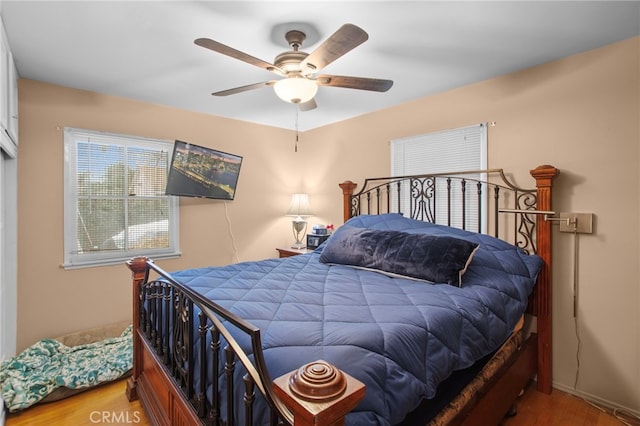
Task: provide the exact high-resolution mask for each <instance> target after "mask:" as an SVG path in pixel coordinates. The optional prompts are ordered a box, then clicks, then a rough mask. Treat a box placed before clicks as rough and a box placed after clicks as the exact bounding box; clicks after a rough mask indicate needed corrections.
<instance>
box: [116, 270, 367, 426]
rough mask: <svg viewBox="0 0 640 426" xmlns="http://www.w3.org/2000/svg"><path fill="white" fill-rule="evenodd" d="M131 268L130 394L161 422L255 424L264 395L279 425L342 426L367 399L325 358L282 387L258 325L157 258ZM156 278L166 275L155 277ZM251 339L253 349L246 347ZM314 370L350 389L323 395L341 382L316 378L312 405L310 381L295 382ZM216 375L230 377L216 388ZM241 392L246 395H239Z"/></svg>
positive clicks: (285, 379)
mask: <svg viewBox="0 0 640 426" xmlns="http://www.w3.org/2000/svg"><path fill="white" fill-rule="evenodd" d="M127 266H128V267H129V268H130V269H131V271H132V273H133V301H134V303H133V315H134V321H133V327H134V334H133V353H134V367H133V372H132V375H131V377H130V378H129V380H128V381H127V397H128V398H129V400H130V401H131V400H134V399H138V398H139V399H140V400H141V402H142V405H143V407H144V408H145V410H146V412H147V415H148V417H149V419H150V421H151V422H152V423H153V424H154V425H170V426H175V425H198V424H211V425H219V424H225V425H232V424H245V425H252V424H254V404H255V401H256V399H257V398H262V399H263V401H264V404H266V406H264V405H263V406H262V407H261V408H262V409H263V410H264V409H266V410H269V411H270V414H269V418H270V422H271V424H272V425H277V424H295V425H300V426H306V425H316V424H336V425H337V424H341V423H344V416H345V415H346V414H347V413H348V412H349V411H351V410H352V409H353V408H354V407H355V406H356V405H357V404H358V402H359V401H360V400H361V399H362V398H363V397H364V385H363V384H362V383H360V382H359V381H358V380H356V379H354V378H353V377H351V376H349V375H347V374H346V373H343V372H341V371H339V370H337V369H335V368H334V367H333V366H331V365H329V364H326V363H324V362H322V361H316V362H313V363H310V364H307V365H305V366H301V368H300V369H299V370H296V371H293V372H290V373H288V374H286V375H284V376H281V377H279V378H277V379H276V381H275V387H274V382H272V380H271V378H270V376H269V372H268V371H267V368H266V365H265V362H264V357H263V353H262V343H261V339H260V330H259V329H258V328H256V327H254V326H253V325H251V324H250V323H248V322H246V321H245V320H243V319H241V318H239V317H237V316H235V315H234V314H232V313H230V312H229V311H227V310H226V309H224V308H222V307H220V306H218V305H217V304H215V303H214V302H212V301H210V300H207V299H204V298H203V297H202V296H200V295H199V294H197V293H195V292H193V291H192V290H190V289H189V288H187V287H184V286H182V284H180V283H178V282H177V281H175V280H173V278H171V276H170V275H169V274H167V273H166V272H165V271H163V270H162V269H161V268H159V267H158V266H156V265H155V264H154V263H153V261H152V260H150V259H147V258H145V257H138V258H134V259H132V260H130V261H129V262H127ZM151 274H156V275H157V276H158V278H157V279H153V280H151V279H150V276H151ZM246 338H248V339H250V348H246V347H243V346H242V344H241V343H239V340H240V339H243V340H246ZM245 346H246V343H245ZM308 371H311V372H313V373H314V374H317V373H318V372H321V373H322V372H323V371H330V372H333V373H334V375H335V374H338V375H339V376H340V377H342V378H343V382H342V384H343V386H344V390H343V392H342V393H341V395H340V396H339V397H336V398H331V399H330V401H327V400H325V399H323V398H321V397H318V392H320V394H319V395H322V389H323V387H327V386H334V384H333V383H329V382H323V381H321V380H320V381H319V380H318V379H317V377H314V388H313V389H311V391H313V392H314V398H313V401H312V402H310V401H308V400H307V399H306V398H305V390H304V389H305V388H304V387H303V385H302V384H301V385H299V386H298V387H297V388H300V389H302V390H299V391H298V392H297V394H293V393H291V392H290V391H289V387H290V383H292V384H295V383H298V382H296V380H297V381H301V383H304V382H303V381H304V380H305V379H306V377H307V376H306V372H308ZM212 372H219V373H220V375H221V376H223V379H222V380H214V381H213V383H212V381H211V380H210V379H208V377H209V376H213V377H217V376H218V373H212ZM221 383H222V384H221ZM237 385H240V386H237ZM238 388H241V389H243V390H244V391H243V392H241V393H240V394H239V395H238V393H239V392H238ZM229 413H232V414H229ZM230 416H231V417H233V418H234V420H229V418H230ZM237 419H240V420H237ZM327 419H330V420H331V421H330V422H328V421H326V420H327ZM334 422H335V423H334Z"/></svg>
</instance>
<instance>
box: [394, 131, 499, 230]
mask: <svg viewBox="0 0 640 426" xmlns="http://www.w3.org/2000/svg"><path fill="white" fill-rule="evenodd" d="M486 168H487V126H486V124H484V123H481V124H476V125H472V126H467V127H460V128H456V129H450V130H443V131H439V132H433V133H427V134H424V135H419V136H412V137H408V138H403V139H396V140H392V141H391V176H409V175H417V174H434V173H454V172H463V171H474V170H484V169H486ZM466 177H467V178H471V179H484V176H482V175H481V174H477V175H466ZM439 185H445V186H446V183H444V182H442V183H441V184H439ZM443 189H444V188H442V187H440V186H439V187H438V188H437V191H438V192H440V191H442V190H443ZM406 191H408V188H407V189H406ZM472 192H473V191H469V193H472ZM455 196H456V197H457V199H456V198H454V202H455V203H458V202H460V201H461V194H459V193H456V195H455ZM408 199H409V195H408V192H405V193H404V194H402V195H401V202H400V205H401V210H402V212H408V210H409V207H408V201H407V200H408ZM466 202H467V205H468V206H469V209H473V208H476V209H477V208H478V207H477V205H478V201H477V197H471V196H468V197H467V199H466ZM480 208H481V209H482V210H486V206H480ZM446 217H447V215H446V206H445V205H444V203H440V204H437V203H436V223H441V224H446V222H445V220H446ZM483 217H486V215H484V214H483ZM461 221H462V219H461V214H460V215H457V216H455V217H454V218H453V221H452V225H453V226H460V224H461ZM474 226H475V227H477V225H472V227H471V228H470V227H467V229H470V230H474V231H479V230H478V229H472V228H473V227H474Z"/></svg>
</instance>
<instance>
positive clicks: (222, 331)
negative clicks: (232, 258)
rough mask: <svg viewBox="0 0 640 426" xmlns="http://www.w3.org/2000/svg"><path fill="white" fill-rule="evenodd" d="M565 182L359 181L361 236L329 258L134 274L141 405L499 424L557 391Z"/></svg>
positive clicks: (158, 409)
mask: <svg viewBox="0 0 640 426" xmlns="http://www.w3.org/2000/svg"><path fill="white" fill-rule="evenodd" d="M558 173H559V172H558V170H557V169H556V168H554V167H552V166H546V165H545V166H539V167H537V168H535V169H533V170H532V171H531V175H532V176H533V178H534V179H535V182H536V185H535V186H536V187H535V189H523V188H519V187H517V186H516V185H514V184H513V183H512V182H510V181H509V179H507V177H506V175H505V174H504V172H503V171H502V170H500V169H496V170H484V171H477V172H465V173H454V174H438V175H421V176H405V177H391V178H376V179H367V180H366V181H365V182H364V184H363V185H362V188H361V189H360V190H359V191H358V192H357V193H356V192H355V189H356V187H357V185H356V184H355V183H352V182H343V183H341V184H340V187H341V188H342V191H343V200H344V219H345V223H344V225H342V226H340V227H339V228H338V229H337V230H336V231H335V233H334V234H333V235H331V237H329V239H328V240H327V241H325V242H324V243H323V244H322V245H321V246H320V247H318V248H317V249H316V250H314V252H313V253H311V254H305V255H301V256H295V257H289V258H282V259H266V260H262V261H254V262H242V263H237V264H233V265H227V266H224V267H215V268H197V269H189V270H183V271H175V272H172V273H167V272H165V271H164V270H162V269H161V268H160V267H159V266H157V265H156V264H155V263H154V262H153V261H152V260H151V259H147V258H144V257H139V258H135V259H132V260H130V261H129V262H128V263H127V265H128V267H129V268H130V269H131V270H132V273H133V315H134V321H133V323H134V340H133V342H134V343H133V345H134V367H133V372H132V376H131V377H130V379H129V380H128V383H127V395H128V397H129V399H130V400H133V399H136V398H139V399H140V400H141V402H142V405H143V406H144V407H145V410H146V412H147V414H148V416H149V418H150V420H151V421H152V422H153V423H154V424H171V425H182V424H184V425H187V424H216V425H217V424H296V425H306V424H349V425H360V424H362V425H373V424H380V425H387V424H388V425H391V424H403V425H418V424H419V425H424V424H434V425H437V424H463V423H466V424H478V421H479V420H481V421H482V424H497V423H498V422H499V421H500V419H501V418H502V417H503V416H504V415H505V414H506V413H507V412H508V411H509V410H510V408H511V405H512V403H513V401H514V400H515V399H516V397H517V395H518V393H519V392H520V391H521V390H522V389H523V388H524V387H525V385H526V384H527V383H528V381H530V380H531V379H532V378H534V377H535V378H536V379H537V388H538V390H539V391H541V392H545V393H549V392H551V282H550V277H551V274H550V271H551V269H550V268H551V226H550V222H549V221H547V220H546V218H547V215H548V214H550V211H551V188H552V181H553V179H554V177H555V176H556V175H557V174H558ZM498 237H500V238H498ZM501 238H502V239H501ZM507 239H508V241H510V242H507V241H505V240H507ZM525 312H526V315H525ZM525 318H526V319H525Z"/></svg>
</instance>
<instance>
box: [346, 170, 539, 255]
mask: <svg viewBox="0 0 640 426" xmlns="http://www.w3.org/2000/svg"><path fill="white" fill-rule="evenodd" d="M348 184H349V183H347V182H345V183H343V184H341V187H343V190H344V189H345V188H344V186H343V185H346V186H348ZM352 185H353V186H352V189H353V188H355V184H352ZM537 204H538V197H537V191H536V189H535V188H533V189H525V188H520V187H518V186H516V185H515V184H513V183H512V182H511V181H509V179H507V177H506V176H505V174H504V171H503V170H502V169H488V170H473V171H463V172H453V173H437V174H421V175H410V176H393V177H381V178H369V179H366V180H365V182H364V184H363V187H362V189H360V191H358V192H356V193H352V194H350V195H349V204H348V205H349V206H350V211H349V212H348V217H353V216H358V215H361V214H382V213H402V214H403V215H404V216H406V217H410V218H412V219H416V220H422V221H426V222H431V223H440V224H443V225H447V226H454V227H457V228H461V229H466V230H471V231H475V232H483V233H487V234H491V235H493V236H495V237H498V238H502V239H504V240H507V241H510V242H512V243H514V244H516V245H517V246H518V247H520V248H522V249H523V250H525V251H526V252H528V253H536V252H537V250H536V243H535V227H536V217H535V215H534V214H528V213H524V211H527V210H536V209H537V207H538V206H537ZM505 210H509V211H510V212H511V213H514V211H515V212H516V213H515V214H509V215H505V214H504V213H503V212H504V211H505ZM346 213H347V212H346V211H345V214H346Z"/></svg>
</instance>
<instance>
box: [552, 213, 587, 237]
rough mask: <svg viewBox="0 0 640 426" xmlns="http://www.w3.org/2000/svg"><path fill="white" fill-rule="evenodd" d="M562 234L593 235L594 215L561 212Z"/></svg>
mask: <svg viewBox="0 0 640 426" xmlns="http://www.w3.org/2000/svg"><path fill="white" fill-rule="evenodd" d="M560 232H572V233H573V232H577V233H579V234H593V213H566V212H560Z"/></svg>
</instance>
